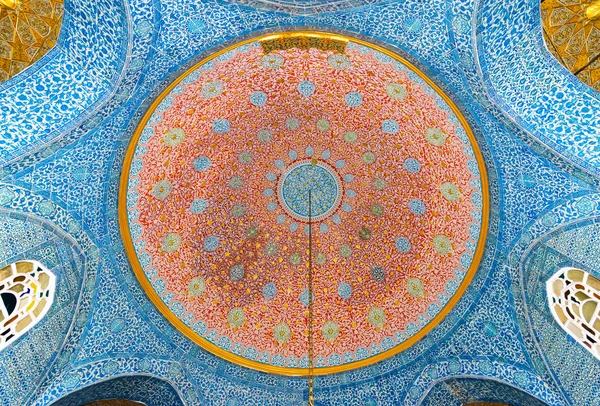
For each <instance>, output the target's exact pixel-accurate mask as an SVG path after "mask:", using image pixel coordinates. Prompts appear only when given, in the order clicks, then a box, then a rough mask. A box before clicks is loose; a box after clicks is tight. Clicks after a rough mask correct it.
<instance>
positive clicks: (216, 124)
mask: <svg viewBox="0 0 600 406" xmlns="http://www.w3.org/2000/svg"><path fill="white" fill-rule="evenodd" d="M212 128H213V131H214V132H216V133H217V134H223V133H226V132H228V131H229V129H230V128H231V126H230V124H229V120H225V119H219V120H215V121H213V125H212Z"/></svg>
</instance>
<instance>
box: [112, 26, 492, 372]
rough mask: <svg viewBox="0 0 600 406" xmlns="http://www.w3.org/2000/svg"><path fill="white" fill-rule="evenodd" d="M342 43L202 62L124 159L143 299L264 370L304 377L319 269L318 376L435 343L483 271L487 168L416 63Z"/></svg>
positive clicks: (236, 52)
mask: <svg viewBox="0 0 600 406" xmlns="http://www.w3.org/2000/svg"><path fill="white" fill-rule="evenodd" d="M312 35H313V36H314V37H316V38H323V39H325V40H327V39H331V36H329V35H328V34H314V33H313V34H312ZM338 39H339V37H338ZM343 41H347V45H346V47H345V49H344V52H343V53H338V52H334V51H330V50H322V49H318V48H308V49H300V48H289V49H280V50H275V51H272V52H269V53H265V51H264V48H263V47H262V46H261V42H260V38H259V39H254V40H252V41H247V42H245V43H242V44H238V45H236V46H233V47H231V48H229V49H227V50H225V51H223V52H221V53H219V54H217V55H214V56H213V57H210V58H208V59H206V60H204V61H202V62H200V63H199V64H198V65H196V66H195V67H194V68H192V69H191V70H189V71H188V72H186V73H185V74H184V75H182V76H181V77H180V78H179V79H177V80H176V81H175V82H174V83H173V84H172V85H171V86H170V87H169V88H168V89H166V90H165V92H163V94H162V95H161V96H160V97H159V99H158V100H157V101H156V102H155V103H154V104H153V105H152V106H151V108H150V109H149V111H148V113H147V114H146V116H145V117H144V119H143V120H142V123H141V124H140V126H139V128H138V130H137V131H136V133H135V136H134V138H133V140H132V142H131V145H130V148H129V151H128V154H127V158H126V162H125V169H124V175H123V179H122V185H121V206H120V216H121V227H122V231H123V237H124V241H125V245H126V247H127V251H128V255H129V256H130V259H131V262H132V266H133V268H134V270H135V272H136V275H137V276H138V278H139V280H140V282H141V284H142V286H143V287H144V289H145V290H146V291H147V293H148V295H149V297H150V298H151V299H152V301H153V302H154V303H155V304H156V305H157V306H158V308H159V309H160V310H161V311H162V312H163V314H165V316H166V317H167V318H168V319H169V320H170V321H171V322H172V323H173V324H174V325H175V326H176V327H177V328H179V329H180V330H181V331H182V332H184V333H185V334H186V335H187V336H188V337H190V338H191V339H192V340H194V341H195V342H197V343H198V344H199V345H201V346H202V347H204V348H206V349H207V350H209V351H211V352H213V353H215V354H217V355H219V356H221V357H223V358H226V359H228V360H230V361H232V362H236V363H239V364H242V365H245V366H248V367H251V368H255V369H260V370H263V371H268V372H275V373H282V374H289V375H302V374H306V373H307V369H306V368H307V367H308V356H307V354H308V310H309V302H308V301H309V299H308V298H309V295H308V289H307V286H308V267H309V255H310V256H311V259H312V264H313V276H314V289H313V292H314V296H313V306H312V308H313V320H314V323H313V326H314V331H315V333H314V356H315V363H316V367H317V368H316V370H315V372H316V373H331V372H337V371H343V370H348V369H352V368H356V367H360V366H364V365H366V364H369V363H372V362H376V361H378V360H381V359H383V358H385V357H388V356H391V355H393V354H395V353H398V352H399V351H401V350H402V349H404V348H407V347H408V346H410V345H411V344H412V343H414V342H416V341H417V340H418V339H419V338H421V337H423V336H424V335H425V334H426V333H427V332H428V331H429V330H431V329H432V328H433V327H434V326H435V325H436V324H437V323H438V322H439V321H440V320H441V319H442V318H443V317H444V315H445V314H447V313H448V311H449V310H450V309H451V307H452V306H453V305H454V304H455V303H456V301H457V300H458V298H459V297H460V295H461V294H462V292H464V290H465V288H466V286H467V284H468V282H469V281H470V279H471V278H472V276H473V273H474V272H475V269H476V267H477V265H478V262H479V260H480V257H481V254H482V250H483V243H484V239H485V231H486V222H487V212H486V211H487V191H486V187H487V186H486V178H485V168H484V165H483V162H482V160H481V156H480V153H479V151H478V149H477V146H476V145H475V141H474V138H473V136H472V134H471V131H470V129H469V128H468V126H467V124H466V121H465V120H464V118H463V117H462V115H461V114H460V112H459V111H458V110H457V108H456V107H455V106H454V105H453V104H452V103H451V102H450V101H449V99H448V98H447V97H446V96H445V95H444V94H443V93H442V92H441V91H440V90H439V89H438V88H437V87H436V86H435V85H434V84H433V83H432V82H431V81H430V80H429V79H427V78H426V77H425V76H424V75H423V74H422V73H421V72H419V71H418V70H417V69H416V68H415V67H414V66H412V65H411V64H409V63H408V62H406V61H404V60H403V59H402V58H400V57H398V56H396V55H393V54H391V53H389V52H388V51H385V50H383V49H381V48H378V47H376V46H372V45H369V44H367V43H364V42H362V41H359V40H355V39H346V38H344V39H343ZM263 45H264V44H263ZM325 48H326V47H323V49H325ZM310 227H312V233H310V234H312V251H309V231H310V230H309V228H310Z"/></svg>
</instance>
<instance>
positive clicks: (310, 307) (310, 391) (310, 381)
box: [308, 190, 315, 406]
mask: <svg viewBox="0 0 600 406" xmlns="http://www.w3.org/2000/svg"><path fill="white" fill-rule="evenodd" d="M313 352H314V340H313V266H312V190H309V191H308V406H314V405H315V394H314V384H315V382H314V380H315V376H314V353H313Z"/></svg>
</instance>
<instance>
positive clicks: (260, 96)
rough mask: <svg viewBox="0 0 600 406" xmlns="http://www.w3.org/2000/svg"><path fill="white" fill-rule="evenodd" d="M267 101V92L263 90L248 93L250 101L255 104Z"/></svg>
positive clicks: (258, 104) (259, 104)
mask: <svg viewBox="0 0 600 406" xmlns="http://www.w3.org/2000/svg"><path fill="white" fill-rule="evenodd" d="M266 102H267V94H266V93H265V92H254V93H252V94H251V95H250V103H252V104H254V105H255V106H259V107H260V106H262V105H264V104H265V103H266Z"/></svg>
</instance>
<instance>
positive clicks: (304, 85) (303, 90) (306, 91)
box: [298, 80, 315, 97]
mask: <svg viewBox="0 0 600 406" xmlns="http://www.w3.org/2000/svg"><path fill="white" fill-rule="evenodd" d="M298 91H299V92H300V94H301V95H302V96H304V97H310V96H312V94H313V93H314V92H315V85H314V84H312V82H309V81H308V80H305V81H303V82H300V84H299V85H298Z"/></svg>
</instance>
